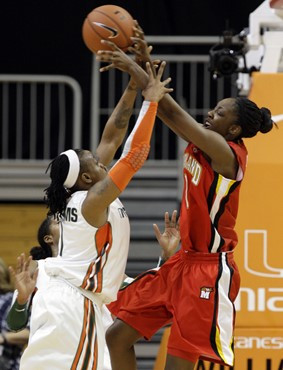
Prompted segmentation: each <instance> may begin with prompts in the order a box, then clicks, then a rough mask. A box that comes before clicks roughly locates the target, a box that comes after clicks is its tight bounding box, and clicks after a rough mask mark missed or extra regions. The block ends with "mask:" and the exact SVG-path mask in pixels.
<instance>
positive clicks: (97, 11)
mask: <svg viewBox="0 0 283 370" xmlns="http://www.w3.org/2000/svg"><path fill="white" fill-rule="evenodd" d="M95 12H96V13H100V14H103V15H105V16H106V17H107V18H109V19H110V20H111V21H113V22H114V23H115V24H116V26H118V28H119V30H120V31H121V32H122V33H123V35H124V37H125V39H126V40H127V39H128V36H127V34H126V33H125V32H124V30H123V29H122V28H121V29H120V25H119V23H117V22H116V21H115V20H114V19H112V18H111V17H109V15H107V14H105V13H103V12H101V11H99V10H95ZM87 19H88V18H87ZM88 21H89V23H90V24H91V21H90V20H89V19H88ZM91 28H92V29H93V30H94V32H96V33H97V34H98V35H99V36H100V37H101V38H102V39H104V38H103V37H102V35H100V33H99V32H97V31H96V30H95V29H94V28H93V26H92V25H91ZM125 47H127V46H120V48H125Z"/></svg>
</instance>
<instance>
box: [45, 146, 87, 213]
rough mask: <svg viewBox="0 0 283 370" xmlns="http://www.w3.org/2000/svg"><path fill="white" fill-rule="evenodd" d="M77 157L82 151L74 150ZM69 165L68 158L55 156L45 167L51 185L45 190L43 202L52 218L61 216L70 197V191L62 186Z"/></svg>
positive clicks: (62, 155)
mask: <svg viewBox="0 0 283 370" xmlns="http://www.w3.org/2000/svg"><path fill="white" fill-rule="evenodd" d="M75 152H76V153H77V155H78V157H80V153H82V150H80V149H75ZM69 168H70V163H69V160H68V157H67V156H66V155H64V154H61V155H59V156H57V157H56V158H55V159H53V161H52V162H51V163H50V164H49V166H48V167H47V170H46V173H47V172H48V171H49V170H50V178H51V184H50V185H49V186H48V188H46V189H45V190H44V191H45V197H44V201H45V203H46V204H47V207H48V208H49V212H48V215H53V216H54V217H60V216H62V214H63V212H64V211H65V208H66V205H67V200H68V198H69V197H70V195H71V193H72V192H71V191H70V189H67V188H66V187H65V186H64V182H65V180H66V178H67V176H68V171H69Z"/></svg>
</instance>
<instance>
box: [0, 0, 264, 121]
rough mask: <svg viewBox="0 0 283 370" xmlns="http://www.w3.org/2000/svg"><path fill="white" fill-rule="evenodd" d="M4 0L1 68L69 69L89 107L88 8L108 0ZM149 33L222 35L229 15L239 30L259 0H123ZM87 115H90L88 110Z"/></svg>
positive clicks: (0, 22)
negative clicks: (85, 35) (85, 31)
mask: <svg viewBox="0 0 283 370" xmlns="http://www.w3.org/2000/svg"><path fill="white" fill-rule="evenodd" d="M4 1H5V0H2V2H1V11H0V35H1V44H0V45H1V46H0V48H1V49H0V50H1V53H0V73H32V74H66V75H70V76H72V77H74V78H75V79H77V80H78V81H79V83H80V84H81V86H82V88H83V94H84V99H85V100H84V111H85V112H88V111H89V107H88V97H89V90H90V86H89V79H90V70H91V53H90V52H89V51H88V49H87V48H86V47H85V45H84V44H83V41H82V37H81V26H82V23H83V20H84V18H85V16H86V14H87V13H88V12H90V11H91V10H92V9H93V8H95V7H97V6H99V5H104V4H107V3H109V1H105V0H98V1H90V0H89V1H86V0H48V1H42V0H26V1H19V0H6V1H5V2H4ZM110 3H112V4H116V5H120V6H123V7H124V8H126V9H127V10H128V11H129V12H130V13H131V14H132V15H133V17H134V18H136V19H138V21H139V23H140V24H141V26H142V27H143V28H144V31H145V32H146V34H148V35H219V34H221V33H222V31H223V30H224V28H225V24H226V23H227V21H229V26H230V28H233V29H234V30H235V32H236V33H238V32H240V31H241V30H242V29H243V28H244V27H246V26H248V16H249V13H250V12H251V11H253V10H254V9H256V8H257V6H258V5H260V3H261V1H259V0H234V1H232V0H226V1H225V0H183V1H182V0H124V1H112V2H110ZM84 120H85V121H87V120H88V113H85V117H84Z"/></svg>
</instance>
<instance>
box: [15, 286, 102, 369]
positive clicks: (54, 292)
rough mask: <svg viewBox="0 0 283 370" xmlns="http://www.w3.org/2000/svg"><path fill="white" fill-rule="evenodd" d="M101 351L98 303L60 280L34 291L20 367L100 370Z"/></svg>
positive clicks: (99, 309)
mask: <svg viewBox="0 0 283 370" xmlns="http://www.w3.org/2000/svg"><path fill="white" fill-rule="evenodd" d="M104 350H105V331H104V328H103V324H102V315H101V308H100V306H99V304H95V303H94V302H92V301H91V300H89V299H88V298H86V297H85V296H83V295H82V294H81V293H80V292H79V291H78V290H77V289H76V288H74V287H71V286H69V285H68V284H66V283H65V282H63V281H60V280H59V281H58V280H51V281H50V283H49V284H48V286H47V288H46V289H42V290H39V291H38V292H37V293H36V294H35V296H34V300H33V307H32V316H31V325H30V338H29V344H28V346H27V348H26V350H25V351H24V353H23V356H22V358H21V363H20V369H21V370H39V369H40V370H67V369H68V370H75V369H82V368H84V369H96V370H103V369H104V366H103V357H104Z"/></svg>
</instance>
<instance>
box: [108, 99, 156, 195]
mask: <svg viewBox="0 0 283 370" xmlns="http://www.w3.org/2000/svg"><path fill="white" fill-rule="evenodd" d="M157 106H158V104H157V103H153V102H144V103H143V106H142V109H141V112H140V114H139V117H138V120H137V122H136V124H135V127H134V128H133V130H132V132H131V135H130V136H129V137H128V139H127V141H126V144H125V147H124V150H123V153H122V156H121V158H120V160H119V161H118V162H117V163H116V164H115V166H113V167H112V168H111V170H110V171H109V176H110V177H111V179H112V181H113V182H114V183H115V185H116V186H117V188H118V189H120V190H121V191H123V190H124V189H125V187H126V186H127V184H128V183H129V182H130V180H131V178H132V177H133V175H134V174H135V173H136V172H137V171H138V170H139V169H140V168H141V167H142V165H143V163H144V162H145V160H146V158H147V155H148V152H149V146H150V139H151V134H152V130H153V126H154V122H155V117H156V111H157Z"/></svg>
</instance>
